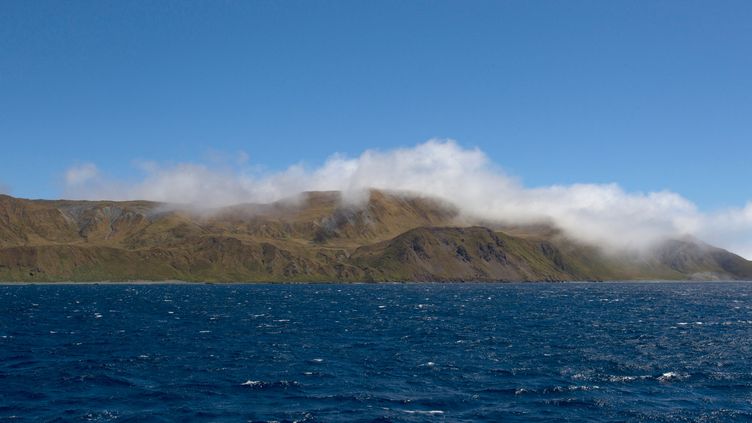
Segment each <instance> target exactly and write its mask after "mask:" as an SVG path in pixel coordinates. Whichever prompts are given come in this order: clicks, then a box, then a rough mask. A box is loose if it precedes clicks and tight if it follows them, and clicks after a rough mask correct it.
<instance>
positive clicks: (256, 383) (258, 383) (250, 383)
mask: <svg viewBox="0 0 752 423" xmlns="http://www.w3.org/2000/svg"><path fill="white" fill-rule="evenodd" d="M262 384H263V382H261V381H260V380H250V379H248V380H246V381H245V382H243V383H241V384H240V386H261V385H262Z"/></svg>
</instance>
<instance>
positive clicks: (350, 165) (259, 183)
mask: <svg viewBox="0 0 752 423" xmlns="http://www.w3.org/2000/svg"><path fill="white" fill-rule="evenodd" d="M246 157H247V156H246V155H245V153H243V154H241V155H240V157H238V159H239V160H238V161H241V162H242V161H244V160H245V159H246ZM143 163H146V162H142V165H141V166H140V168H141V169H142V171H144V173H145V176H144V178H143V179H142V180H141V181H140V182H138V183H135V184H131V185H123V184H120V183H115V182H113V181H106V180H104V179H103V178H102V177H101V176H99V173H98V171H97V169H96V166H94V165H84V166H79V167H76V168H72V169H71V170H69V171H68V173H67V174H66V181H67V182H68V184H67V192H66V194H67V195H69V196H74V197H78V198H82V197H83V198H90V199H101V198H109V199H147V200H153V201H162V202H170V203H189V204H193V205H199V206H205V207H208V206H222V205H230V204H237V203H247V202H261V203H263V202H270V201H275V200H279V199H282V198H285V197H290V196H293V195H295V194H297V193H300V192H302V191H319V190H339V191H343V192H344V193H345V197H346V199H348V200H350V201H358V200H359V199H361V198H362V195H363V193H364V191H365V190H366V189H367V188H379V189H387V190H403V191H412V192H415V193H419V194H422V195H428V196H436V197H441V198H444V199H447V200H449V201H452V202H454V203H455V204H457V205H458V206H459V207H460V208H461V210H462V211H463V212H464V213H465V214H466V215H468V216H471V217H477V218H483V219H497V220H502V221H506V222H510V223H533V222H538V221H550V222H554V223H555V224H556V225H557V226H559V227H560V228H562V229H563V230H564V231H565V232H566V233H568V234H569V235H570V236H573V237H576V238H578V239H580V240H583V241H586V242H592V243H597V244H599V245H604V246H610V247H634V248H640V247H644V246H646V245H650V244H651V243H653V242H656V241H658V240H661V239H664V238H666V237H678V236H684V235H694V236H697V237H700V238H702V239H705V240H708V241H710V242H713V243H716V244H717V245H720V246H722V247H726V248H731V249H732V250H733V251H735V252H738V253H742V254H744V255H746V256H747V257H752V203H750V204H749V205H747V206H746V208H743V209H732V210H725V211H723V212H719V213H715V214H704V213H701V212H699V211H698V209H697V207H696V206H695V205H694V204H693V203H692V202H690V201H689V200H687V199H685V198H683V197H682V196H680V195H678V194H676V193H672V192H667V191H661V192H651V193H639V192H638V193H635V192H625V191H624V190H623V189H622V188H620V187H619V186H618V185H615V184H575V185H557V186H548V187H536V188H528V187H524V186H523V185H522V184H520V183H519V182H518V181H517V180H515V179H514V178H512V177H510V176H508V175H506V174H505V173H504V172H503V170H501V169H500V168H499V167H498V166H496V165H494V164H493V163H491V162H490V160H489V159H488V156H486V155H485V153H483V152H482V151H480V150H479V149H477V148H476V149H468V148H463V147H462V146H460V145H458V144H457V143H455V142H454V141H451V140H448V141H445V140H431V141H428V142H425V143H423V144H419V145H417V146H415V147H412V148H401V149H395V150H388V151H378V150H368V151H365V152H364V153H362V154H361V155H360V156H358V157H355V158H348V157H345V156H342V155H333V156H331V157H330V158H329V159H328V160H327V161H326V162H325V163H324V164H323V165H321V166H320V167H317V168H314V169H307V168H305V167H303V166H301V165H294V166H291V167H289V168H288V169H286V170H283V171H280V172H272V173H260V172H258V171H253V170H252V169H253V168H252V167H248V168H247V170H245V171H243V170H238V168H237V167H233V166H230V167H226V168H219V169H218V168H215V167H209V166H206V165H203V164H194V163H183V164H178V165H172V166H160V165H158V164H155V163H152V162H148V165H144V164H143ZM236 163H237V162H236Z"/></svg>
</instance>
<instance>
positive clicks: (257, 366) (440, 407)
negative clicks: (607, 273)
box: [0, 283, 752, 422]
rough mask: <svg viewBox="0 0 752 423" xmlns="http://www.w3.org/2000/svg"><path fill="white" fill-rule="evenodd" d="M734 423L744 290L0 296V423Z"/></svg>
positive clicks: (546, 288) (686, 286)
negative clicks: (44, 422) (147, 422)
mask: <svg viewBox="0 0 752 423" xmlns="http://www.w3.org/2000/svg"><path fill="white" fill-rule="evenodd" d="M750 419H752V284H748V283H558V284H553V283H529V284H378V285H376V284H302V285H292V284H290V285H274V284H264V285H232V284H229V285H207V284H182V285H128V284H100V285H2V286H0V421H6V420H7V421H14V422H26V421H29V422H31V421H52V422H67V421H72V422H77V421H118V422H121V421H122V422H142V421H157V422H159V421H165V422H167V421H212V422H241V421H243V422H272V421H275V422H424V421H431V422H434V421H435V422H497V421H504V422H547V421H571V422H588V421H591V422H622V421H651V422H652V421H658V422H686V421H749V420H750Z"/></svg>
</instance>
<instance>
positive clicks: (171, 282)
mask: <svg viewBox="0 0 752 423" xmlns="http://www.w3.org/2000/svg"><path fill="white" fill-rule="evenodd" d="M612 283H631V284H655V283H693V284H717V283H752V280H609V281H388V282H366V281H357V282H341V281H331V282H322V281H304V282H300V281H283V282H279V281H265V282H244V281H239V282H210V281H202V282H195V281H181V280H166V281H81V282H79V281H55V282H50V281H40V282H25V281H21V282H12V281H0V286H20V285H40V286H47V285H509V284H515V285H519V284H536V285H539V284H546V285H550V284H612Z"/></svg>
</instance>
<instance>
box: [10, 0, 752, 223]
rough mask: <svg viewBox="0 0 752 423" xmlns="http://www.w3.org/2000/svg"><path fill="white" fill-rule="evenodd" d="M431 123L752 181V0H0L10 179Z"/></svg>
mask: <svg viewBox="0 0 752 423" xmlns="http://www.w3.org/2000/svg"><path fill="white" fill-rule="evenodd" d="M431 137H441V138H453V139H456V140H457V141H458V142H459V143H460V144H462V145H464V146H468V147H472V146H478V147H480V148H481V149H483V150H484V151H485V152H487V153H488V155H489V156H490V157H491V158H492V159H493V161H494V162H496V163H497V164H499V165H501V166H503V167H504V168H505V169H506V170H507V171H508V172H509V173H511V174H513V175H516V176H518V177H520V178H521V179H522V180H523V181H524V183H525V184H526V185H528V186H538V185H549V184H554V183H564V184H567V183H575V182H617V183H619V184H621V185H622V186H623V187H624V188H625V189H627V190H630V191H652V190H662V189H669V190H673V191H676V192H678V193H680V194H682V195H684V196H686V197H687V198H689V199H691V200H693V201H695V202H697V203H698V204H699V205H700V206H701V207H702V208H704V209H715V208H719V207H723V206H728V205H742V204H743V203H745V202H746V201H748V200H750V199H752V186H751V185H750V181H751V179H750V176H751V175H752V170H751V168H752V166H750V165H751V164H752V2H750V1H746V0H745V1H722V2H718V1H711V0H708V1H703V2H699V1H600V0H597V1H493V2H484V1H470V2H466V1H450V2H444V1H430V2H423V1H313V2H312V1H300V2H294V1H284V2H283V1H237V2H224V1H202V2H192V1H176V2H168V1H160V2H155V1H90V2H89V1H75V2H61V1H49V2H48V1H26V0H18V1H13V0H6V1H2V2H0V184H4V185H6V186H9V187H10V189H11V193H12V194H14V195H17V196H23V197H45V198H50V197H57V196H59V195H60V194H61V190H60V183H59V178H60V175H61V174H62V173H63V172H64V171H65V169H66V168H68V167H69V166H71V165H75V164H77V163H83V162H93V163H96V164H97V165H98V166H99V167H100V168H101V169H103V170H104V171H106V172H108V173H109V174H111V175H114V176H115V177H118V178H123V179H128V178H135V177H136V174H137V171H136V170H135V169H134V167H133V165H132V161H133V160H137V159H147V160H156V161H160V162H170V163H174V162H182V161H194V162H195V161H202V160H205V157H206V155H207V153H208V152H210V151H220V152H226V153H229V154H232V153H234V152H236V151H238V150H244V151H246V152H248V153H249V155H250V160H251V162H253V163H255V164H262V165H265V166H267V167H268V168H270V169H277V168H284V167H286V166H288V165H290V164H293V163H296V162H299V161H301V160H302V161H304V162H306V163H308V164H310V165H316V164H318V163H320V162H322V161H323V160H324V159H325V158H326V157H327V156H329V155H330V154H332V153H334V152H342V153H345V154H349V155H357V154H359V153H360V152H362V151H363V150H364V149H367V148H380V149H389V148H393V147H398V146H412V145H414V144H417V143H419V142H422V141H425V140H426V139H428V138H431Z"/></svg>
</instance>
